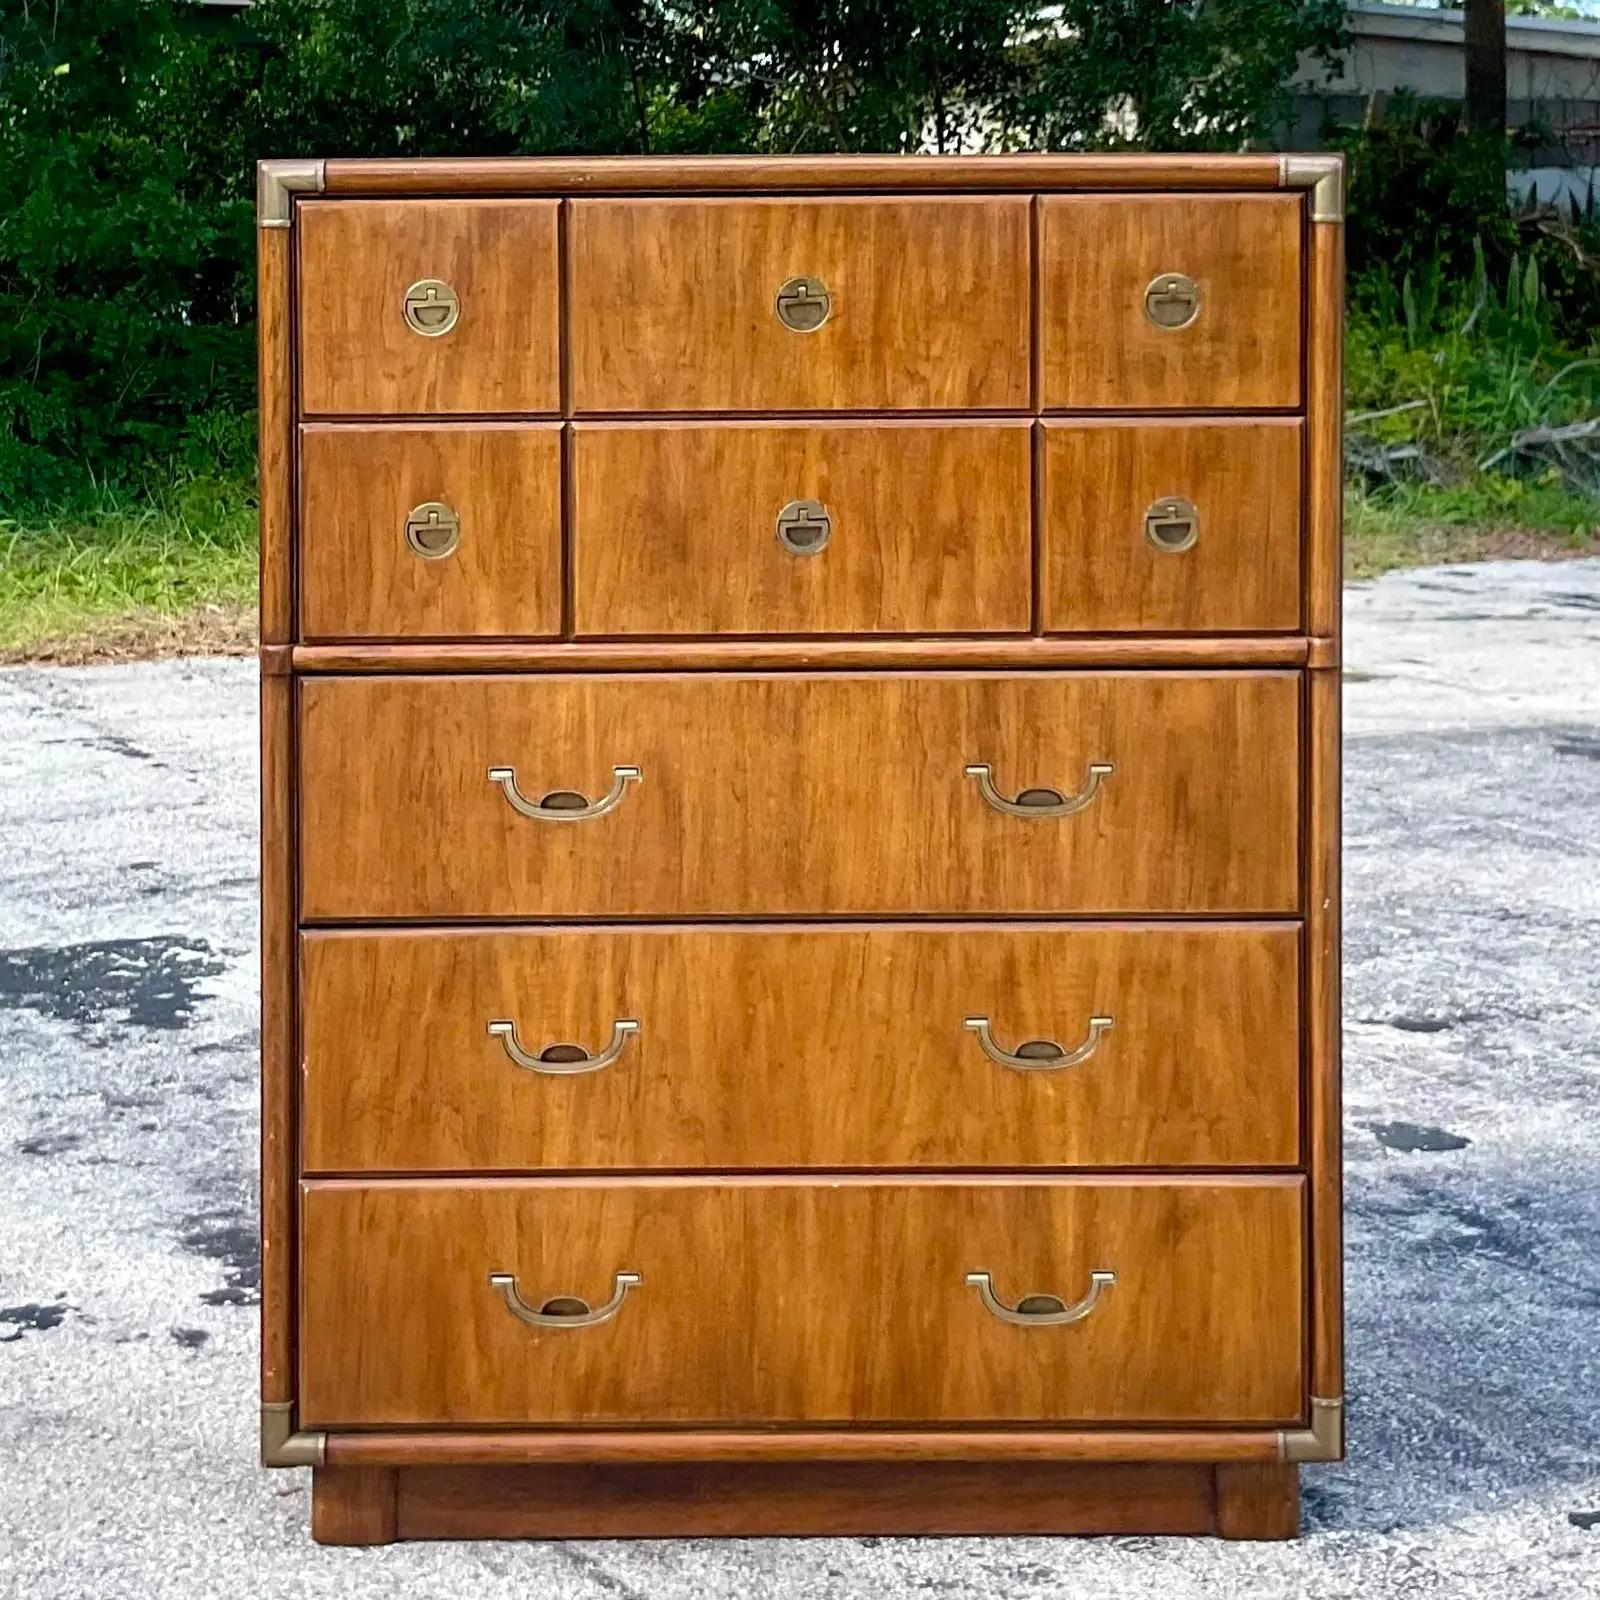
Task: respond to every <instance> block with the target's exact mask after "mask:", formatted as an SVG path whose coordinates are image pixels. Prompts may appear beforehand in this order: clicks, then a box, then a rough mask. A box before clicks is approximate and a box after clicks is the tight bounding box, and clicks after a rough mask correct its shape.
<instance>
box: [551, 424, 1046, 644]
mask: <svg viewBox="0 0 1600 1600" xmlns="http://www.w3.org/2000/svg"><path fill="white" fill-rule="evenodd" d="M572 458H573V461H572V464H573V481H574V489H573V502H572V514H573V564H574V565H573V572H574V580H573V605H574V614H575V618H576V627H577V631H578V632H579V633H580V634H627V633H642V634H711V633H745V634H761V633H813V632H821V633H940V632H943V633H961V632H967V633H986V632H1004V631H1007V630H1013V631H1026V629H1027V627H1028V624H1029V609H1030V599H1029V588H1030V583H1031V575H1030V571H1031V562H1032V541H1031V535H1030V532H1029V516H1030V513H1029V504H1030V501H1029V496H1030V493H1031V489H1030V482H1029V479H1030V472H1031V468H1030V435H1029V429H1028V424H1027V423H1025V422H1019V423H989V424H985V425H979V426H970V425H969V426H958V425H953V424H949V423H905V422H900V423H895V422H876V423H854V424H845V423H820V424H813V425H810V426H803V425H800V424H794V423H788V424H784V423H745V424H739V423H714V424H702V423H692V424H686V425H677V426H674V425H672V424H661V425H657V426H654V427H635V426H626V425H614V424H605V423H595V424H584V425H580V426H579V427H577V428H576V429H575V430H574V433H573V450H572Z"/></svg>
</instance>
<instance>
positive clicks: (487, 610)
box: [300, 423, 561, 639]
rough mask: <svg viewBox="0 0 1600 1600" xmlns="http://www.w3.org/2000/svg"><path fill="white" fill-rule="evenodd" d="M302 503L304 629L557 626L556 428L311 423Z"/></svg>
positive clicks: (527, 632) (468, 630)
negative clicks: (363, 425) (365, 425)
mask: <svg viewBox="0 0 1600 1600" xmlns="http://www.w3.org/2000/svg"><path fill="white" fill-rule="evenodd" d="M300 505H301V512H300V629H301V633H302V635H303V636H304V637H306V638H310V639H350V638H360V637H363V636H368V637H378V638H406V637H411V638H449V637H452V636H472V635H478V636H482V635H513V636H518V637H522V638H536V637H539V636H541V635H543V636H546V637H548V636H551V635H554V634H558V633H559V632H560V631H561V430H560V427H559V425H557V424H544V425H540V426H526V425H524V426H514V425H511V424H496V423H479V424H467V423H432V424H411V423H386V424H383V425H382V426H378V427H361V426H353V425H349V424H342V423H341V424H331V423H313V424H310V425H308V426H306V427H304V428H302V429H301V433H300Z"/></svg>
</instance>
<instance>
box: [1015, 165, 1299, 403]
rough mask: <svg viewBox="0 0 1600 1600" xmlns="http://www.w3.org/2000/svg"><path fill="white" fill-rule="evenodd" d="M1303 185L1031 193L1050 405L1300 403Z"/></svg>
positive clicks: (1044, 381)
mask: <svg viewBox="0 0 1600 1600" xmlns="http://www.w3.org/2000/svg"><path fill="white" fill-rule="evenodd" d="M1304 225H1305V224H1304V207H1303V204H1302V201H1301V198H1300V196H1299V195H1297V194H1294V195H1287V194H1286V195H1270V194H1263V195H1198V194H1186V195H1150V196H1146V195H1053V196H1047V197H1046V198H1044V199H1043V200H1041V201H1040V202H1039V283H1040V306H1039V337H1040V384H1041V400H1042V403H1043V404H1044V406H1045V407H1046V409H1049V410H1066V411H1074V410H1098V409H1107V408H1109V409H1112V410H1129V411H1163V410H1165V411H1174V410H1176V411H1182V410H1190V409H1195V410H1225V409H1228V408H1230V407H1252V408H1255V407H1258V408H1263V409H1271V408H1285V409H1288V408H1293V407H1297V406H1299V405H1300V403H1301V347H1300V340H1301V305H1302V288H1301V282H1302V256H1301V250H1302V245H1301V239H1302V232H1303V229H1304Z"/></svg>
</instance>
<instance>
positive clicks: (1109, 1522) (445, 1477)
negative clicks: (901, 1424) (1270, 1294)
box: [311, 1462, 1300, 1544]
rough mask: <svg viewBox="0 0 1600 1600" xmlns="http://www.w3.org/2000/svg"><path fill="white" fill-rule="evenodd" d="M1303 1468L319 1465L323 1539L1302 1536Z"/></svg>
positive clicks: (315, 1482) (316, 1529) (315, 1479)
mask: <svg viewBox="0 0 1600 1600" xmlns="http://www.w3.org/2000/svg"><path fill="white" fill-rule="evenodd" d="M1299 1522H1300V1478H1299V1469H1298V1468H1297V1467H1295V1466H1292V1465H1279V1464H1278V1463H1275V1462H1274V1463H1266V1464H1259V1465H1257V1464H1239V1465H1232V1466H1206V1465H1181V1466H1179V1465H1164V1464H1160V1463H1136V1464H1132V1463H1108V1464H1103V1465H1102V1464H1099V1463H1088V1462H1060V1463H1054V1462H999V1463H981V1464H964V1463H955V1462H918V1463H899V1462H888V1463H879V1462H841V1463H837V1464H827V1463H810V1462H807V1463H781V1464H778V1463H774V1464H767V1465H749V1464H736V1465H726V1464H723V1465H698V1466H696V1465H686V1464H681V1465H657V1466H553V1467H552V1466H544V1467H319V1468H317V1469H316V1470H315V1471H314V1473H313V1475H312V1496H311V1530H312V1534H313V1536H314V1537H315V1538H316V1539H317V1540H318V1542H319V1543H322V1544H388V1543H390V1542H391V1541H393V1540H395V1539H652V1538H673V1537H676V1536H679V1535H699V1536H702V1537H705V1536H713V1537H734V1536H743V1535H760V1536H776V1535H827V1534H831V1535H859V1534H1026V1533H1033V1534H1164V1533H1165V1534H1220V1535H1221V1536H1222V1537H1223V1538H1226V1539H1291V1538H1293V1537H1294V1535H1295V1533H1296V1532H1297V1531H1298V1529H1299Z"/></svg>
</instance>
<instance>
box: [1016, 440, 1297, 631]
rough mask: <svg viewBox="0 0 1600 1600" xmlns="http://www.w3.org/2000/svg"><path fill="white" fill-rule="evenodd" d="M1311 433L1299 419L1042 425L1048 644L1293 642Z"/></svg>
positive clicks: (1042, 577)
mask: <svg viewBox="0 0 1600 1600" xmlns="http://www.w3.org/2000/svg"><path fill="white" fill-rule="evenodd" d="M1301 433H1302V427H1301V424H1300V422H1299V421H1298V420H1297V419H1295V418H1292V417H1283V418H1279V417H1262V418H1258V419H1254V420H1245V419H1239V418H1226V419H1216V420H1212V419H1201V418H1184V419H1182V420H1181V421H1180V420H1172V421H1162V420H1160V419H1155V418H1149V417H1134V418H1127V419H1123V418H1109V417H1108V418H1104V419H1102V420H1099V421H1092V420H1091V421H1085V420H1076V421H1072V422H1066V421H1060V422H1049V423H1046V424H1045V429H1044V448H1043V456H1042V463H1041V470H1042V474H1043V483H1042V489H1041V494H1040V529H1039V555H1040V560H1039V588H1040V608H1041V613H1042V616H1043V619H1044V626H1045V630H1046V632H1049V633H1150V632H1156V633H1180V632H1187V631H1197V632H1202V633H1228V632H1240V633H1244V632H1263V633H1264V632H1272V631H1291V630H1293V629H1295V628H1297V627H1298V626H1299V623H1300V482H1301Z"/></svg>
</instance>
